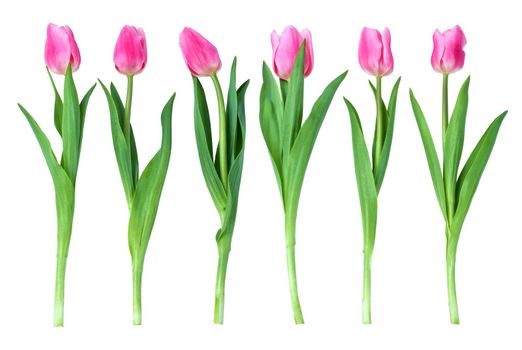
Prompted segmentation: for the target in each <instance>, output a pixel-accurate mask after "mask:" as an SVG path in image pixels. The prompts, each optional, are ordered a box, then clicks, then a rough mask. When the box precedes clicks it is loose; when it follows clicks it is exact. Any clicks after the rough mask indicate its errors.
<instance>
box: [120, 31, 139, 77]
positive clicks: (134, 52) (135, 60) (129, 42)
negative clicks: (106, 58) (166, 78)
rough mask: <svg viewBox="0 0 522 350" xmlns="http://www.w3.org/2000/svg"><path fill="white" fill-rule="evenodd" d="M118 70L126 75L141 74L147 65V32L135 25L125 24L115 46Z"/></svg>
mask: <svg viewBox="0 0 522 350" xmlns="http://www.w3.org/2000/svg"><path fill="white" fill-rule="evenodd" d="M114 65H115V67H116V70H118V72H120V73H121V74H124V75H126V76H133V75H136V74H140V73H141V72H143V70H144V69H145V66H146V65H147V41H146V40H145V32H144V31H143V29H141V28H136V27H134V26H128V25H126V26H124V27H123V28H122V29H121V32H120V36H119V37H118V41H117V42H116V47H115V48H114Z"/></svg>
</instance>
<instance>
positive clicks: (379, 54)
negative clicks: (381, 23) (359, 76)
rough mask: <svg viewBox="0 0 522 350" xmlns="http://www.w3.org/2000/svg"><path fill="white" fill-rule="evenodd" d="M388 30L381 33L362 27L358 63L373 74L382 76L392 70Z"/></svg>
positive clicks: (385, 29)
mask: <svg viewBox="0 0 522 350" xmlns="http://www.w3.org/2000/svg"><path fill="white" fill-rule="evenodd" d="M390 45H391V37H390V30H389V29H388V28H384V30H383V31H382V35H381V33H380V32H379V31H378V30H376V29H370V28H366V27H364V28H363V30H362V33H361V40H360V41H359V64H360V65H361V67H362V69H363V70H364V71H365V72H366V73H368V74H371V75H373V76H376V77H382V76H385V75H388V74H391V72H393V55H392V52H391V46H390Z"/></svg>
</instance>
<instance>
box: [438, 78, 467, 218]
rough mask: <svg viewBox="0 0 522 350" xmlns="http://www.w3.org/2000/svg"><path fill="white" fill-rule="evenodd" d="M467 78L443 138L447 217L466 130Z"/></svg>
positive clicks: (453, 203)
mask: <svg viewBox="0 0 522 350" xmlns="http://www.w3.org/2000/svg"><path fill="white" fill-rule="evenodd" d="M469 80H470V78H469V77H468V78H467V79H466V81H464V84H462V87H461V89H460V92H459V95H458V97H457V101H456V103H455V108H454V109H453V113H452V115H451V119H450V121H449V125H448V129H447V130H446V136H445V138H444V166H443V174H444V175H443V176H444V185H445V189H446V199H447V201H448V203H447V210H448V211H450V212H449V213H448V215H449V216H450V217H451V216H453V214H454V212H451V211H454V210H455V201H456V198H455V186H456V182H457V173H458V170H459V163H460V158H461V156H462V149H463V147H464V132H465V130H466V112H467V110H468V89H469Z"/></svg>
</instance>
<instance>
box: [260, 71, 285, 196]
mask: <svg viewBox="0 0 522 350" xmlns="http://www.w3.org/2000/svg"><path fill="white" fill-rule="evenodd" d="M282 120H283V102H282V100H281V95H280V93H279V90H278V89H277V83H276V81H275V79H274V77H273V75H272V73H271V72H270V68H268V66H267V65H266V63H264V62H263V85H262V86H261V94H260V96H259V122H260V124H261V131H262V132H263V137H264V139H265V143H266V146H267V148H268V152H269V153H270V159H271V160H272V165H273V167H274V172H275V176H276V180H277V184H278V186H279V191H280V193H281V196H282V195H283V185H282V184H283V181H282V177H283V162H282V156H283V154H282V148H281V146H282V145H281V128H282Z"/></svg>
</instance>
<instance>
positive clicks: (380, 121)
mask: <svg viewBox="0 0 522 350" xmlns="http://www.w3.org/2000/svg"><path fill="white" fill-rule="evenodd" d="M381 83H382V77H380V76H378V77H377V84H376V85H377V86H376V92H375V95H376V97H375V98H376V102H377V120H376V124H375V138H376V140H375V163H374V164H373V169H374V172H375V171H377V168H378V165H379V161H380V159H381V151H382V146H383V144H384V134H385V130H384V129H385V123H386V120H385V118H386V116H385V115H384V114H385V113H384V111H383V109H382V107H383V106H382V103H381V99H382V86H381V85H382V84H381Z"/></svg>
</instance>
